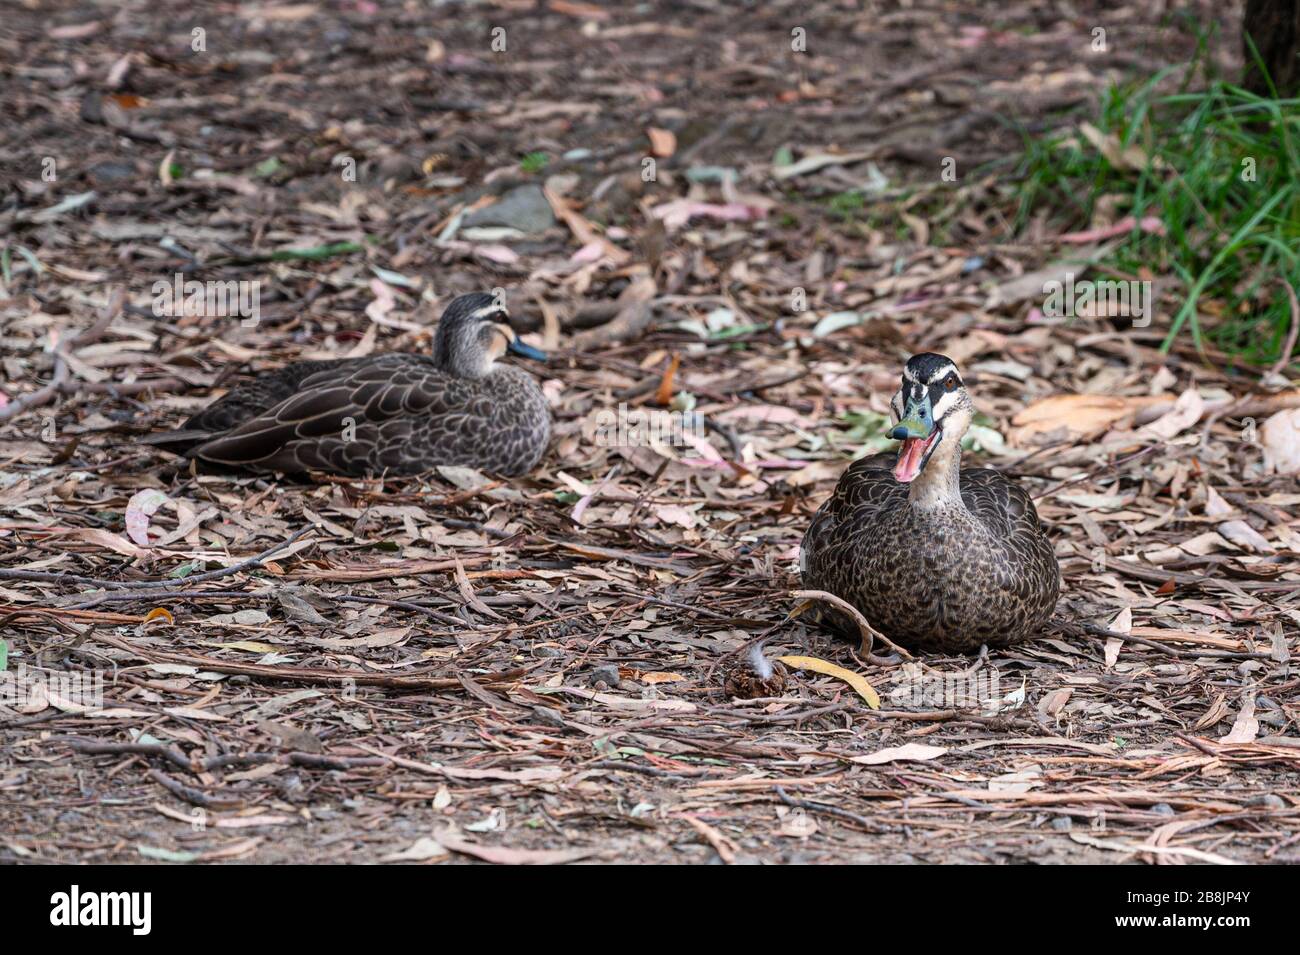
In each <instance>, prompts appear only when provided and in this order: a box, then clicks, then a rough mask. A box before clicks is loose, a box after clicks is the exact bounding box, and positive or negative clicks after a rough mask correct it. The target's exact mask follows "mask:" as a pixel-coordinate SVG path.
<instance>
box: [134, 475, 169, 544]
mask: <svg viewBox="0 0 1300 955" xmlns="http://www.w3.org/2000/svg"><path fill="white" fill-rule="evenodd" d="M167 502H168V498H167V495H166V494H164V493H163V492H162V491H160V490H158V489H157V488H154V487H149V488H145V489H144V490H143V491H136V492H135V493H134V494H133V495H131V500H129V501H128V502H127V504H126V535H127V536H128V537H130V538H131V540H133V541H135V542H136V543H137V544H139V545H140V546H141V547H148V546H149V518H150V517H152V516H153V514H154V512H156V511H157V510H158V508H160V507H162V506H163V505H164V504H166V503H167Z"/></svg>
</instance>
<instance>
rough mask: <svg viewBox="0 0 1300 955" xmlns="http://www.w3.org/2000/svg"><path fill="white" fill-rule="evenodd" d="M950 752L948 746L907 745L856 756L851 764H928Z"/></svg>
mask: <svg viewBox="0 0 1300 955" xmlns="http://www.w3.org/2000/svg"><path fill="white" fill-rule="evenodd" d="M946 752H948V747H946V746H927V745H926V744H925V743H907V744H906V745H904V746H890V747H887V748H886V749H881V750H877V751H876V752H874V753H868V754H867V755H865V756H854V757H853V758H852V759H851V760H849V762H851V763H862V764H863V765H864V766H880V765H882V764H883V763H894V762H902V761H907V760H911V761H913V762H922V763H923V762H926V761H928V760H931V759H938V758H939V757H940V756H942V755H943V754H944V753H946Z"/></svg>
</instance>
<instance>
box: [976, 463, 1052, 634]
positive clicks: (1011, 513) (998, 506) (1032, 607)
mask: <svg viewBox="0 0 1300 955" xmlns="http://www.w3.org/2000/svg"><path fill="white" fill-rule="evenodd" d="M960 485H961V499H962V503H963V504H965V505H966V510H968V511H970V513H971V514H972V515H973V516H974V517H975V519H976V520H977V521H979V522H980V523H981V524H983V525H984V526H985V527H986V528H988V529H989V531H990V532H991V533H992V534H993V536H994V537H995V538H996V539H997V540H998V541H1000V542H1001V544H1002V547H1003V551H1004V554H1005V560H1004V561H1003V562H1001V563H1000V564H998V565H995V566H996V567H997V570H998V571H999V573H998V581H997V583H998V585H999V586H1000V587H1002V588H1003V589H1005V590H1007V591H1008V592H1010V593H1011V594H1013V595H1014V596H1015V598H1016V599H1018V600H1020V601H1023V604H1024V607H1025V610H1026V613H1027V614H1028V615H1029V616H1031V617H1032V616H1036V615H1038V614H1039V613H1040V612H1046V613H1050V612H1051V609H1052V608H1053V607H1055V606H1056V598H1057V596H1058V595H1059V593H1060V587H1061V568H1060V565H1059V564H1058V563H1057V560H1056V553H1055V551H1054V550H1053V549H1052V542H1051V541H1050V540H1049V539H1048V537H1047V535H1046V533H1044V531H1043V525H1042V524H1041V523H1040V522H1039V520H1038V511H1037V509H1036V508H1035V507H1034V500H1033V498H1031V497H1030V496H1029V493H1028V492H1027V491H1026V490H1025V489H1024V488H1022V487H1021V486H1020V485H1019V484H1016V483H1015V482H1013V481H1011V480H1010V479H1009V478H1007V476H1006V475H1005V474H1003V473H1002V472H1001V471H994V470H992V469H990V468H970V469H969V470H967V469H963V470H962V472H961V477H960Z"/></svg>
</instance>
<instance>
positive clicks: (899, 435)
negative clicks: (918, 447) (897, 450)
mask: <svg viewBox="0 0 1300 955" xmlns="http://www.w3.org/2000/svg"><path fill="white" fill-rule="evenodd" d="M932 434H934V416H933V412H932V409H931V408H930V396H929V395H923V396H922V397H921V400H920V401H916V400H912V401H909V402H908V403H907V407H906V408H905V409H904V411H903V418H902V420H901V421H899V422H898V424H896V425H895V426H894V429H893V430H892V431H890V432H889V436H890V437H891V438H893V439H894V440H895V441H907V440H908V439H916V440H919V441H924V440H925V439H926V438H928V437H930V435H932Z"/></svg>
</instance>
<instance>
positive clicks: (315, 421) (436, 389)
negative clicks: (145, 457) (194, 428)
mask: <svg viewBox="0 0 1300 955" xmlns="http://www.w3.org/2000/svg"><path fill="white" fill-rule="evenodd" d="M398 357H406V356H393V358H398ZM448 381H449V379H448V378H447V376H446V375H445V374H444V373H443V372H441V371H439V370H438V369H437V368H435V367H434V366H433V365H432V364H429V363H424V362H416V363H412V362H399V361H384V360H382V359H381V360H376V361H373V362H370V363H367V364H365V365H360V366H356V367H353V368H350V369H338V368H331V369H326V370H324V371H320V372H317V373H316V374H313V375H311V376H309V377H308V378H306V379H305V380H304V381H303V382H302V383H301V385H300V386H299V388H298V390H297V393H296V394H294V395H292V396H291V397H289V398H286V399H284V400H283V401H281V402H280V403H278V404H276V405H275V406H273V407H271V408H269V409H267V410H266V411H265V412H263V413H261V414H259V415H257V416H256V417H253V418H251V419H250V420H248V421H245V422H244V423H242V424H240V425H238V426H237V427H235V428H233V429H231V430H230V431H229V432H227V433H225V434H223V435H221V436H220V437H217V438H214V439H212V440H211V441H207V442H205V443H203V444H201V445H199V446H198V447H196V448H194V449H193V451H192V452H191V454H193V455H194V456H195V457H199V458H202V459H203V460H205V461H212V462H214V463H218V464H226V465H232V466H236V467H250V468H260V469H266V470H281V471H302V470H309V469H313V468H321V467H340V465H344V462H345V461H346V462H351V461H352V460H353V459H356V462H357V463H358V464H360V463H362V461H363V459H365V458H368V457H370V456H371V455H373V453H374V452H375V450H376V448H377V446H378V438H379V437H380V435H381V434H382V436H383V438H384V443H385V444H386V445H390V446H391V445H392V444H394V443H395V442H400V441H401V439H402V436H403V432H409V430H410V429H411V428H412V426H413V422H414V421H416V420H418V419H419V418H421V417H425V416H428V415H431V414H436V413H437V411H438V408H439V407H440V406H442V405H444V404H445V403H446V401H447V395H446V393H445V392H446V389H447V385H448ZM336 457H341V458H342V459H343V460H341V461H339V462H336V461H335V460H334V459H335V458H336ZM340 469H341V470H350V469H351V468H349V467H347V466H342V467H340Z"/></svg>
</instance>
